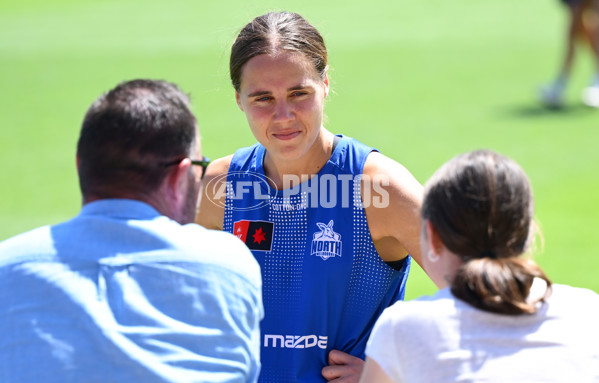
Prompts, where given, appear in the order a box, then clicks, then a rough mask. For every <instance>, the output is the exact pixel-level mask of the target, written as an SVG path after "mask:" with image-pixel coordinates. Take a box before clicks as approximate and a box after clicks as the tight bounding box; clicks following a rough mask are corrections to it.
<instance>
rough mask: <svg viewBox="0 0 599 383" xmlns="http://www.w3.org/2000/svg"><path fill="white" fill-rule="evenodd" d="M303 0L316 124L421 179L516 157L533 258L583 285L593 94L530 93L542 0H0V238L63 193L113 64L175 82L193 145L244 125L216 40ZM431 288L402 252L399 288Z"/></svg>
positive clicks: (56, 203)
mask: <svg viewBox="0 0 599 383" xmlns="http://www.w3.org/2000/svg"><path fill="white" fill-rule="evenodd" d="M270 10H288V11H294V12H298V13H300V14H302V15H303V16H304V17H305V18H306V19H308V21H310V22H311V23H312V24H313V25H314V26H316V27H317V28H318V29H319V30H320V32H321V33H322V34H323V36H324V38H325V41H326V43H327V46H328V49H329V59H330V67H331V69H330V71H329V77H330V80H331V87H332V91H333V93H332V94H331V95H330V96H329V97H328V100H327V105H326V114H327V120H326V123H325V126H326V127H327V128H328V129H329V130H331V131H332V132H334V133H344V134H346V135H349V136H353V137H355V138H357V139H359V140H361V141H363V142H365V143H366V144H369V145H371V146H374V147H376V148H378V149H379V150H381V151H382V152H383V153H384V154H386V155H388V156H389V157H392V158H394V159H395V160H397V161H399V162H401V163H402V164H403V165H405V166H406V167H407V168H408V169H409V170H410V171H411V172H412V173H413V174H414V175H415V176H416V178H417V179H418V180H419V181H421V182H422V183H424V182H425V181H426V180H427V179H428V178H429V177H430V176H431V175H432V173H433V172H434V171H435V170H436V169H437V168H438V167H439V166H440V165H441V164H442V163H443V162H445V161H446V160H448V159H449V158H451V157H453V156H454V155H456V154H458V153H461V152H464V151H468V150H472V149H477V148H489V149H493V150H496V151H499V152H501V153H503V154H505V155H507V156H509V157H512V158H513V159H515V160H516V161H518V162H519V163H520V164H521V165H522V166H523V168H524V169H525V170H526V171H527V173H528V174H529V176H530V178H531V180H532V183H533V188H534V191H535V198H536V211H537V218H538V221H539V223H540V226H541V229H542V231H543V234H544V237H545V247H544V250H543V251H541V252H538V253H537V254H536V255H535V257H536V260H537V261H538V262H539V263H540V264H541V266H542V267H543V268H544V269H545V271H546V272H547V273H548V274H549V276H550V277H551V278H552V279H553V280H554V281H555V282H560V283H569V284H572V285H576V286H583V287H588V288H591V289H593V290H595V291H597V292H599V278H598V277H597V276H596V273H597V271H598V270H599V243H598V242H597V238H598V235H597V233H596V230H597V228H598V225H597V218H598V217H599V190H598V189H599V110H595V109H591V108H588V107H585V106H584V105H583V104H582V102H581V101H580V93H581V91H582V88H583V87H584V86H585V85H586V84H587V82H588V81H589V79H590V77H591V75H592V73H593V65H592V62H591V58H590V55H589V54H588V53H587V52H586V51H584V52H582V53H581V55H580V56H579V57H577V61H576V63H575V68H574V72H573V75H572V78H571V83H570V85H569V88H568V91H567V93H566V107H565V108H563V109H562V110H559V111H555V110H549V109H545V108H543V107H542V106H541V105H540V104H539V103H538V101H537V88H538V87H539V85H541V84H542V83H544V82H546V81H548V80H549V79H551V78H552V77H554V75H555V74H556V72H557V70H558V63H559V60H560V57H561V55H562V52H563V49H564V37H563V36H564V30H565V28H566V18H565V10H564V9H562V7H561V4H560V3H559V2H558V0H527V1H521V0H487V1H480V0H455V1H446V0H428V1H412V2H408V1H396V0H393V1H392V0H384V1H371V2H364V1H353V0H330V1H316V0H304V1H302V2H296V1H281V0H278V1H269V0H255V1H245V0H235V1H229V0H221V1H190V0H189V1H188V0H170V1H157V0H143V1H142V0H118V1H116V0H102V1H91V0H53V1H51V2H47V1H41V0H2V2H1V3H0V90H1V92H0V163H2V172H1V174H2V181H1V187H0V240H3V239H6V238H8V237H10V236H13V235H15V234H17V233H19V232H22V231H25V230H29V229H33V228H35V227H37V226H40V225H45V224H53V223H57V222H59V221H62V220H65V219H67V218H69V217H71V216H73V215H75V214H77V212H78V211H79V209H80V206H81V198H80V194H79V189H78V183H77V177H76V171H75V145H76V141H77V137H78V133H79V128H80V123H81V121H82V119H83V115H84V113H85V111H86V109H87V107H88V106H89V105H90V104H91V102H92V101H93V100H94V99H95V98H96V97H97V96H98V95H99V94H100V93H102V92H104V91H106V90H108V89H110V88H112V87H113V86H115V85H116V84H117V83H119V82H121V81H123V80H129V79H133V78H157V79H165V80H169V81H172V82H175V83H177V84H178V85H179V86H180V87H181V88H182V89H183V90H185V91H186V92H188V93H190V94H191V96H192V103H193V108H194V112H195V113H196V114H197V116H198V119H199V125H200V131H201V135H202V145H203V148H204V154H205V155H207V156H209V157H211V158H213V159H214V158H217V157H220V156H224V155H227V154H230V153H232V152H233V151H234V150H235V149H236V148H239V147H242V146H248V145H251V144H253V143H254V142H255V140H254V138H253V136H252V135H251V133H250V131H249V128H248V127H247V123H246V121H245V117H244V115H243V113H242V112H241V111H239V109H238V108H237V105H236V103H235V98H234V92H233V89H232V87H231V85H230V82H229V78H228V59H229V48H230V45H231V43H232V41H233V39H234V38H235V36H236V34H237V32H238V31H239V30H240V29H241V27H242V26H243V25H245V24H246V23H247V22H249V21H250V20H251V19H252V18H253V17H255V16H258V15H260V14H263V13H265V12H267V11H270ZM434 291H435V288H434V286H433V285H432V283H431V282H429V281H428V280H427V278H426V277H425V276H424V275H423V273H422V271H421V270H420V269H419V268H418V266H416V265H415V266H414V272H413V273H412V275H411V277H410V281H409V282H408V290H407V295H406V297H407V298H408V299H411V298H414V297H416V296H419V295H421V294H430V293H432V292H434Z"/></svg>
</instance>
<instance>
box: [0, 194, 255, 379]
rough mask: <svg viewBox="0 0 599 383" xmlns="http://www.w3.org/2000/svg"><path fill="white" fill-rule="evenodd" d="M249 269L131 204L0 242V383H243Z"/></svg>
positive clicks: (199, 231)
mask: <svg viewBox="0 0 599 383" xmlns="http://www.w3.org/2000/svg"><path fill="white" fill-rule="evenodd" d="M262 317H263V308H262V293H261V278H260V269H259V266H258V264H257V263H256V261H255V260H254V257H253V256H252V254H251V253H250V252H249V250H248V249H247V248H246V247H245V245H244V244H243V243H242V242H241V241H239V240H238V239H237V238H235V237H234V236H233V235H231V234H228V233H224V232H220V231H213V230H206V229H204V228H202V227H200V226H198V225H195V224H189V225H185V226H181V225H179V224H178V223H176V222H175V221H172V220H170V219H169V218H167V217H164V216H162V215H160V214H159V213H158V212H157V211H156V210H155V209H154V208H152V207H151V206H149V205H147V204H145V203H143V202H139V201H133V200H118V199H114V200H100V201H96V202H92V203H89V204H87V205H85V206H84V207H83V209H82V210H81V213H80V214H79V215H78V216H76V217H75V218H73V219H72V220H70V221H67V222H65V223H62V224H58V225H55V226H45V227H41V228H38V229H35V230H33V231H30V232H28V233H24V234H21V235H18V236H16V237H13V238H11V239H8V240H6V241H4V242H2V243H0V334H2V335H1V336H0V382H11V383H12V382H35V383H40V382H57V383H58V382H61V383H64V382H86V383H93V382H102V383H105V382H127V383H129V382H144V383H146V382H254V381H256V379H257V376H258V373H259V369H260V364H259V352H260V351H259V350H260V343H259V342H260V336H259V322H260V320H261V319H262Z"/></svg>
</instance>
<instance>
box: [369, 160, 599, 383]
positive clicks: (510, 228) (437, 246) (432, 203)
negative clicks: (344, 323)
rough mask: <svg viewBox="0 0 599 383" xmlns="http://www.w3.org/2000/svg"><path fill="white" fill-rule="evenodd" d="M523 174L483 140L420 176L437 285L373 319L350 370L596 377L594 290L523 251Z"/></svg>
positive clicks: (529, 216) (400, 378)
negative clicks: (565, 279)
mask: <svg viewBox="0 0 599 383" xmlns="http://www.w3.org/2000/svg"><path fill="white" fill-rule="evenodd" d="M533 214H534V206H533V197H532V189H531V186H530V182H529V180H528V177H527V176H526V174H525V173H524V171H523V170H522V169H521V168H520V166H518V164H516V163H515V162H514V161H512V160H510V159H508V158H506V157H503V156H501V155H499V154H497V153H494V152H492V151H488V150H480V151H474V152H470V153H466V154H463V155H460V156H457V157H455V158H453V159H452V160H450V161H449V162H447V163H446V164H445V165H443V166H442V167H441V168H440V169H439V170H438V171H437V172H436V173H435V174H434V175H433V177H432V178H431V179H430V180H429V182H428V183H427V185H426V187H425V196H424V202H423V205H422V234H421V248H422V258H423V264H424V267H425V268H426V270H427V272H428V273H429V276H430V277H431V278H432V279H433V281H434V282H435V284H436V285H437V286H438V287H439V289H440V290H439V291H438V292H437V293H436V294H435V295H433V296H432V297H424V298H419V299H416V300H413V301H408V302H397V303H396V304H394V305H393V306H391V307H389V308H388V309H386V310H385V311H384V312H383V314H382V315H381V317H380V318H379V319H378V321H377V323H376V325H375V327H374V330H373V332H372V334H371V336H370V339H369V342H368V346H367V348H366V355H367V359H366V365H365V368H364V371H363V374H362V378H361V382H377V383H378V382H381V383H384V382H410V383H411V382H427V383H428V382H435V383H443V382H599V295H597V294H596V293H594V292H592V291H590V290H586V289H580V288H574V287H570V286H565V285H557V284H552V283H551V281H550V280H549V278H548V277H547V276H546V275H545V273H544V272H543V270H541V268H540V267H539V266H538V265H537V264H536V263H535V262H534V261H532V260H531V259H530V258H528V257H527V255H528V254H529V253H530V249H531V247H532V246H531V245H532V243H533V242H534V239H535V237H536V236H537V235H536V234H537V229H536V226H535V224H534V220H533Z"/></svg>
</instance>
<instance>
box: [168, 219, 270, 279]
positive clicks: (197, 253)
mask: <svg viewBox="0 0 599 383" xmlns="http://www.w3.org/2000/svg"><path fill="white" fill-rule="evenodd" d="M172 239H173V241H174V242H175V243H174V245H175V248H176V249H178V251H180V252H181V253H182V254H183V255H184V256H185V257H191V259H195V260H197V262H203V263H205V264H211V265H213V266H215V267H220V268H226V269H228V270H230V271H231V272H234V273H237V274H239V275H243V276H244V277H245V278H247V279H249V280H250V282H252V283H253V284H258V285H259V284H260V283H261V282H260V266H259V265H258V262H257V261H256V259H255V258H254V256H253V255H252V253H251V251H250V250H249V249H248V248H247V246H246V245H245V244H244V243H243V242H241V240H239V238H237V237H236V236H234V235H233V234H231V233H228V232H224V231H220V230H211V229H206V228H204V227H202V226H200V225H197V224H195V223H190V224H187V225H183V226H181V227H180V230H179V235H175V236H173V237H172Z"/></svg>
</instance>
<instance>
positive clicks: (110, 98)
mask: <svg viewBox="0 0 599 383" xmlns="http://www.w3.org/2000/svg"><path fill="white" fill-rule="evenodd" d="M196 131H197V124H196V119H195V116H194V115H193V113H192V112H191V110H190V108H189V97H188V96H187V95H186V94H185V93H183V92H182V91H181V90H180V89H179V88H178V87H177V86H176V85H175V84H172V83H169V82H166V81H161V80H145V79H141V80H132V81H128V82H124V83H121V84H119V85H118V86H117V87H115V88H114V89H112V90H110V91H109V92H107V93H105V94H103V95H101V96H100V97H99V98H98V99H97V100H96V101H95V102H94V103H93V104H92V105H91V106H90V107H89V109H88V111H87V113H86V115H85V118H84V120H83V124H82V127H81V133H80V136H79V141H78V143H77V156H78V158H79V168H78V171H79V185H80V187H81V192H82V194H83V197H84V199H86V197H92V196H93V197H95V198H117V197H119V196H123V195H147V194H150V193H152V192H154V191H155V190H156V189H157V188H158V186H159V185H160V183H161V182H162V180H163V179H164V177H165V175H166V174H167V172H168V167H166V166H164V164H165V163H167V162H169V161H173V160H176V159H178V158H185V157H186V156H189V154H190V150H191V146H192V144H193V142H194V140H195V139H196V136H197V132H196Z"/></svg>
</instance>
